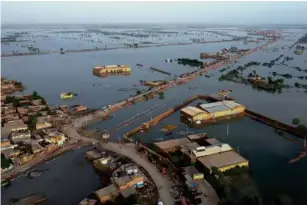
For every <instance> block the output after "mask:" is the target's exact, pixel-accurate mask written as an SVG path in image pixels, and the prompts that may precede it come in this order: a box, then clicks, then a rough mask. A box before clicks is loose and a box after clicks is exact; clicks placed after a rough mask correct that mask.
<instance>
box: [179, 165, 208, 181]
mask: <svg viewBox="0 0 307 205" xmlns="http://www.w3.org/2000/svg"><path fill="white" fill-rule="evenodd" d="M182 169H183V171H184V172H185V174H187V175H189V176H190V177H191V178H192V179H193V180H198V179H204V174H203V173H200V172H199V171H198V170H197V169H196V168H195V167H194V166H188V167H182Z"/></svg>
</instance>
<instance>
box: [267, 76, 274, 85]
mask: <svg viewBox="0 0 307 205" xmlns="http://www.w3.org/2000/svg"><path fill="white" fill-rule="evenodd" d="M268 83H269V84H272V83H273V80H272V77H271V76H269V77H268Z"/></svg>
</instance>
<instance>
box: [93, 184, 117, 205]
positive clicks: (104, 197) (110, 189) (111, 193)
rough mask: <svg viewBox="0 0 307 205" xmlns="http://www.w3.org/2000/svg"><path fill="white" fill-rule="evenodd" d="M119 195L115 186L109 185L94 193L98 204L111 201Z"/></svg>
mask: <svg viewBox="0 0 307 205" xmlns="http://www.w3.org/2000/svg"><path fill="white" fill-rule="evenodd" d="M118 194H119V191H118V189H117V188H116V186H115V185H113V184H111V185H109V186H107V187H105V188H102V189H99V190H97V191H95V195H96V197H97V198H98V199H99V201H100V203H102V204H103V203H105V202H106V201H109V200H111V199H112V198H113V197H115V196H117V195H118Z"/></svg>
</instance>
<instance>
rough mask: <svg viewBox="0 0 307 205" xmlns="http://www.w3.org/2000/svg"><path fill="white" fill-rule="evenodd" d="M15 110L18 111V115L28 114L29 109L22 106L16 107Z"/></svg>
mask: <svg viewBox="0 0 307 205" xmlns="http://www.w3.org/2000/svg"><path fill="white" fill-rule="evenodd" d="M17 112H18V114H19V116H24V115H27V114H28V112H29V110H28V109H27V108H24V107H18V108H17Z"/></svg>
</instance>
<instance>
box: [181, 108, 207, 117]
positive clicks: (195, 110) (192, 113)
mask: <svg viewBox="0 0 307 205" xmlns="http://www.w3.org/2000/svg"><path fill="white" fill-rule="evenodd" d="M181 112H184V113H186V114H188V115H190V116H195V115H197V114H199V113H204V111H203V110H201V109H199V108H197V107H192V106H187V107H185V108H182V109H181Z"/></svg>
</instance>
